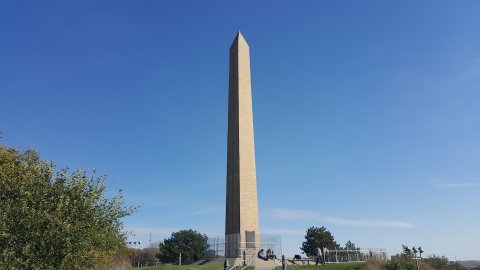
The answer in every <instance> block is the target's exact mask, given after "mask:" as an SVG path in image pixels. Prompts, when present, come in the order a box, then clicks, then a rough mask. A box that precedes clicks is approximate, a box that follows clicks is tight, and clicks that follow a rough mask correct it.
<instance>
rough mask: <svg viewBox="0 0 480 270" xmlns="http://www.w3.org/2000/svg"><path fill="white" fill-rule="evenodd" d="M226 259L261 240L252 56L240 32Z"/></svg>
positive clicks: (233, 80)
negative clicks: (251, 73) (252, 89)
mask: <svg viewBox="0 0 480 270" xmlns="http://www.w3.org/2000/svg"><path fill="white" fill-rule="evenodd" d="M229 77H230V78H229V87H228V88H229V89H228V90H229V95H228V146H227V201H226V221H225V235H226V236H225V237H226V244H225V256H226V257H238V256H240V255H241V254H242V253H243V251H244V250H245V249H249V248H250V249H255V248H256V247H257V246H258V242H259V241H260V240H259V234H260V229H259V224H258V199H257V180H256V169H255V147H254V142H253V141H254V138H253V113H252V92H251V81H250V52H249V47H248V44H247V42H246V41H245V38H244V37H243V36H242V34H241V33H240V32H238V34H237V36H236V37H235V40H234V41H233V43H232V46H231V47H230V76H229Z"/></svg>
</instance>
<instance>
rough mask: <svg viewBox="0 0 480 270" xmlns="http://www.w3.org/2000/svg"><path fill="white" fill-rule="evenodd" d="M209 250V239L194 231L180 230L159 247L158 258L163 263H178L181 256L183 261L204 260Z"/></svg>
mask: <svg viewBox="0 0 480 270" xmlns="http://www.w3.org/2000/svg"><path fill="white" fill-rule="evenodd" d="M208 248H209V245H208V237H207V236H206V235H205V234H201V233H199V232H197V231H194V230H191V229H190V230H180V231H178V232H174V233H172V235H171V237H170V238H168V239H165V240H164V241H163V243H160V245H159V253H158V254H157V257H158V258H159V259H160V261H161V262H163V263H178V259H179V254H180V253H182V261H196V260H199V259H202V258H203V257H204V255H205V252H206V251H207V249H208Z"/></svg>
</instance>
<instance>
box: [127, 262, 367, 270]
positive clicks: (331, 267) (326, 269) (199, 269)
mask: <svg viewBox="0 0 480 270" xmlns="http://www.w3.org/2000/svg"><path fill="white" fill-rule="evenodd" d="M362 265H363V263H331V264H326V265H289V266H287V270H359V269H360V267H361V266H362ZM134 269H135V270H140V269H141V270H223V266H222V265H218V266H217V265H182V266H178V265H163V266H157V267H155V266H152V267H144V268H135V267H131V268H128V270H134ZM281 269H282V267H281V266H277V268H276V270H281Z"/></svg>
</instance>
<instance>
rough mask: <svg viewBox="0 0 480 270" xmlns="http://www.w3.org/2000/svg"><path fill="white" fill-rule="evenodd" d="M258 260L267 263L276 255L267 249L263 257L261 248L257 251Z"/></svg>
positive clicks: (263, 252)
mask: <svg viewBox="0 0 480 270" xmlns="http://www.w3.org/2000/svg"><path fill="white" fill-rule="evenodd" d="M257 255H258V258H260V259H262V260H265V261H268V260H273V259H276V258H277V255H275V254H273V250H271V249H267V254H266V255H265V250H264V249H263V248H262V249H260V250H259V251H258V254H257Z"/></svg>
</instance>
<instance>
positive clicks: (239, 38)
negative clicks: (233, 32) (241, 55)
mask: <svg viewBox="0 0 480 270" xmlns="http://www.w3.org/2000/svg"><path fill="white" fill-rule="evenodd" d="M239 43H245V44H246V45H247V46H248V43H247V41H246V40H245V38H244V37H243V35H242V32H240V31H238V33H237V36H236V37H235V39H234V40H233V43H232V46H233V45H235V44H239Z"/></svg>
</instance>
